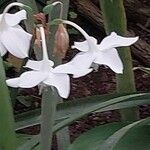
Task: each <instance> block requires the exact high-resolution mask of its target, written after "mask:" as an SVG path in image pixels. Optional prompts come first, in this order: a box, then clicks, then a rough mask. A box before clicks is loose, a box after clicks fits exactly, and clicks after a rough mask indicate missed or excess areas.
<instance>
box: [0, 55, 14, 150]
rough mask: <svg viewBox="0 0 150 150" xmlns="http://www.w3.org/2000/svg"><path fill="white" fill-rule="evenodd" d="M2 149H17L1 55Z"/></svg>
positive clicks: (0, 141)
mask: <svg viewBox="0 0 150 150" xmlns="http://www.w3.org/2000/svg"><path fill="white" fill-rule="evenodd" d="M0 150H16V135H15V131H14V117H13V111H12V107H11V101H10V96H9V93H8V88H7V86H6V82H5V71H4V68H3V62H2V58H1V57H0Z"/></svg>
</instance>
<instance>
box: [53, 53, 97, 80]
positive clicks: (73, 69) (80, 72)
mask: <svg viewBox="0 0 150 150" xmlns="http://www.w3.org/2000/svg"><path fill="white" fill-rule="evenodd" d="M93 60H94V55H93V53H88V52H86V53H84V52H81V53H78V54H77V55H76V56H75V57H74V58H73V59H72V60H71V61H70V62H68V63H66V64H62V65H59V66H57V67H55V68H54V69H53V72H55V73H67V74H73V75H74V77H81V76H84V75H86V74H88V73H89V72H91V71H92V70H91V69H89V68H90V66H91V64H92V62H93Z"/></svg>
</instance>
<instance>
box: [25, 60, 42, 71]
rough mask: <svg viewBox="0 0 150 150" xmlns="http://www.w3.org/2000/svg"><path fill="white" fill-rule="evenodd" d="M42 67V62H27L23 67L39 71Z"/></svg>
mask: <svg viewBox="0 0 150 150" xmlns="http://www.w3.org/2000/svg"><path fill="white" fill-rule="evenodd" d="M42 65H43V60H41V61H35V60H28V61H27V63H26V65H25V66H24V67H26V68H30V69H33V70H36V71H39V70H40V69H41V68H42Z"/></svg>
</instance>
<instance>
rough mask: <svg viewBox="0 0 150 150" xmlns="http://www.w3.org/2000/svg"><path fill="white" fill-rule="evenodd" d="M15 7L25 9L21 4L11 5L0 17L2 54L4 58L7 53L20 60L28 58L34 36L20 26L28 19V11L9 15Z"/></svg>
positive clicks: (0, 52)
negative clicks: (9, 11)
mask: <svg viewBox="0 0 150 150" xmlns="http://www.w3.org/2000/svg"><path fill="white" fill-rule="evenodd" d="M13 6H20V7H24V6H25V5H23V4H21V3H17V2H14V3H11V4H10V5H8V6H7V7H6V8H5V10H4V11H3V14H1V15H0V54H1V56H4V55H5V54H6V52H7V51H9V52H10V53H11V54H12V55H14V56H16V57H18V58H25V57H28V51H29V47H30V41H31V38H32V35H31V34H29V33H27V32H25V31H24V30H23V29H22V27H21V26H20V25H18V24H19V23H20V21H21V20H24V19H26V15H27V14H26V11H25V10H21V11H19V12H17V13H15V14H9V13H7V12H8V10H9V9H10V8H11V7H13Z"/></svg>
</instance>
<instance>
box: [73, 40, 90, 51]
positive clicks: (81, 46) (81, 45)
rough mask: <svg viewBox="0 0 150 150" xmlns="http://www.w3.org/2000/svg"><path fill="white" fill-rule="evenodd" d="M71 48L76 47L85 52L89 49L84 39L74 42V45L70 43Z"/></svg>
mask: <svg viewBox="0 0 150 150" xmlns="http://www.w3.org/2000/svg"><path fill="white" fill-rule="evenodd" d="M71 48H72V49H74V48H76V49H78V50H80V51H83V52H86V51H88V50H89V46H88V42H87V41H86V40H85V41H83V42H74V45H72V46H71Z"/></svg>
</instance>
